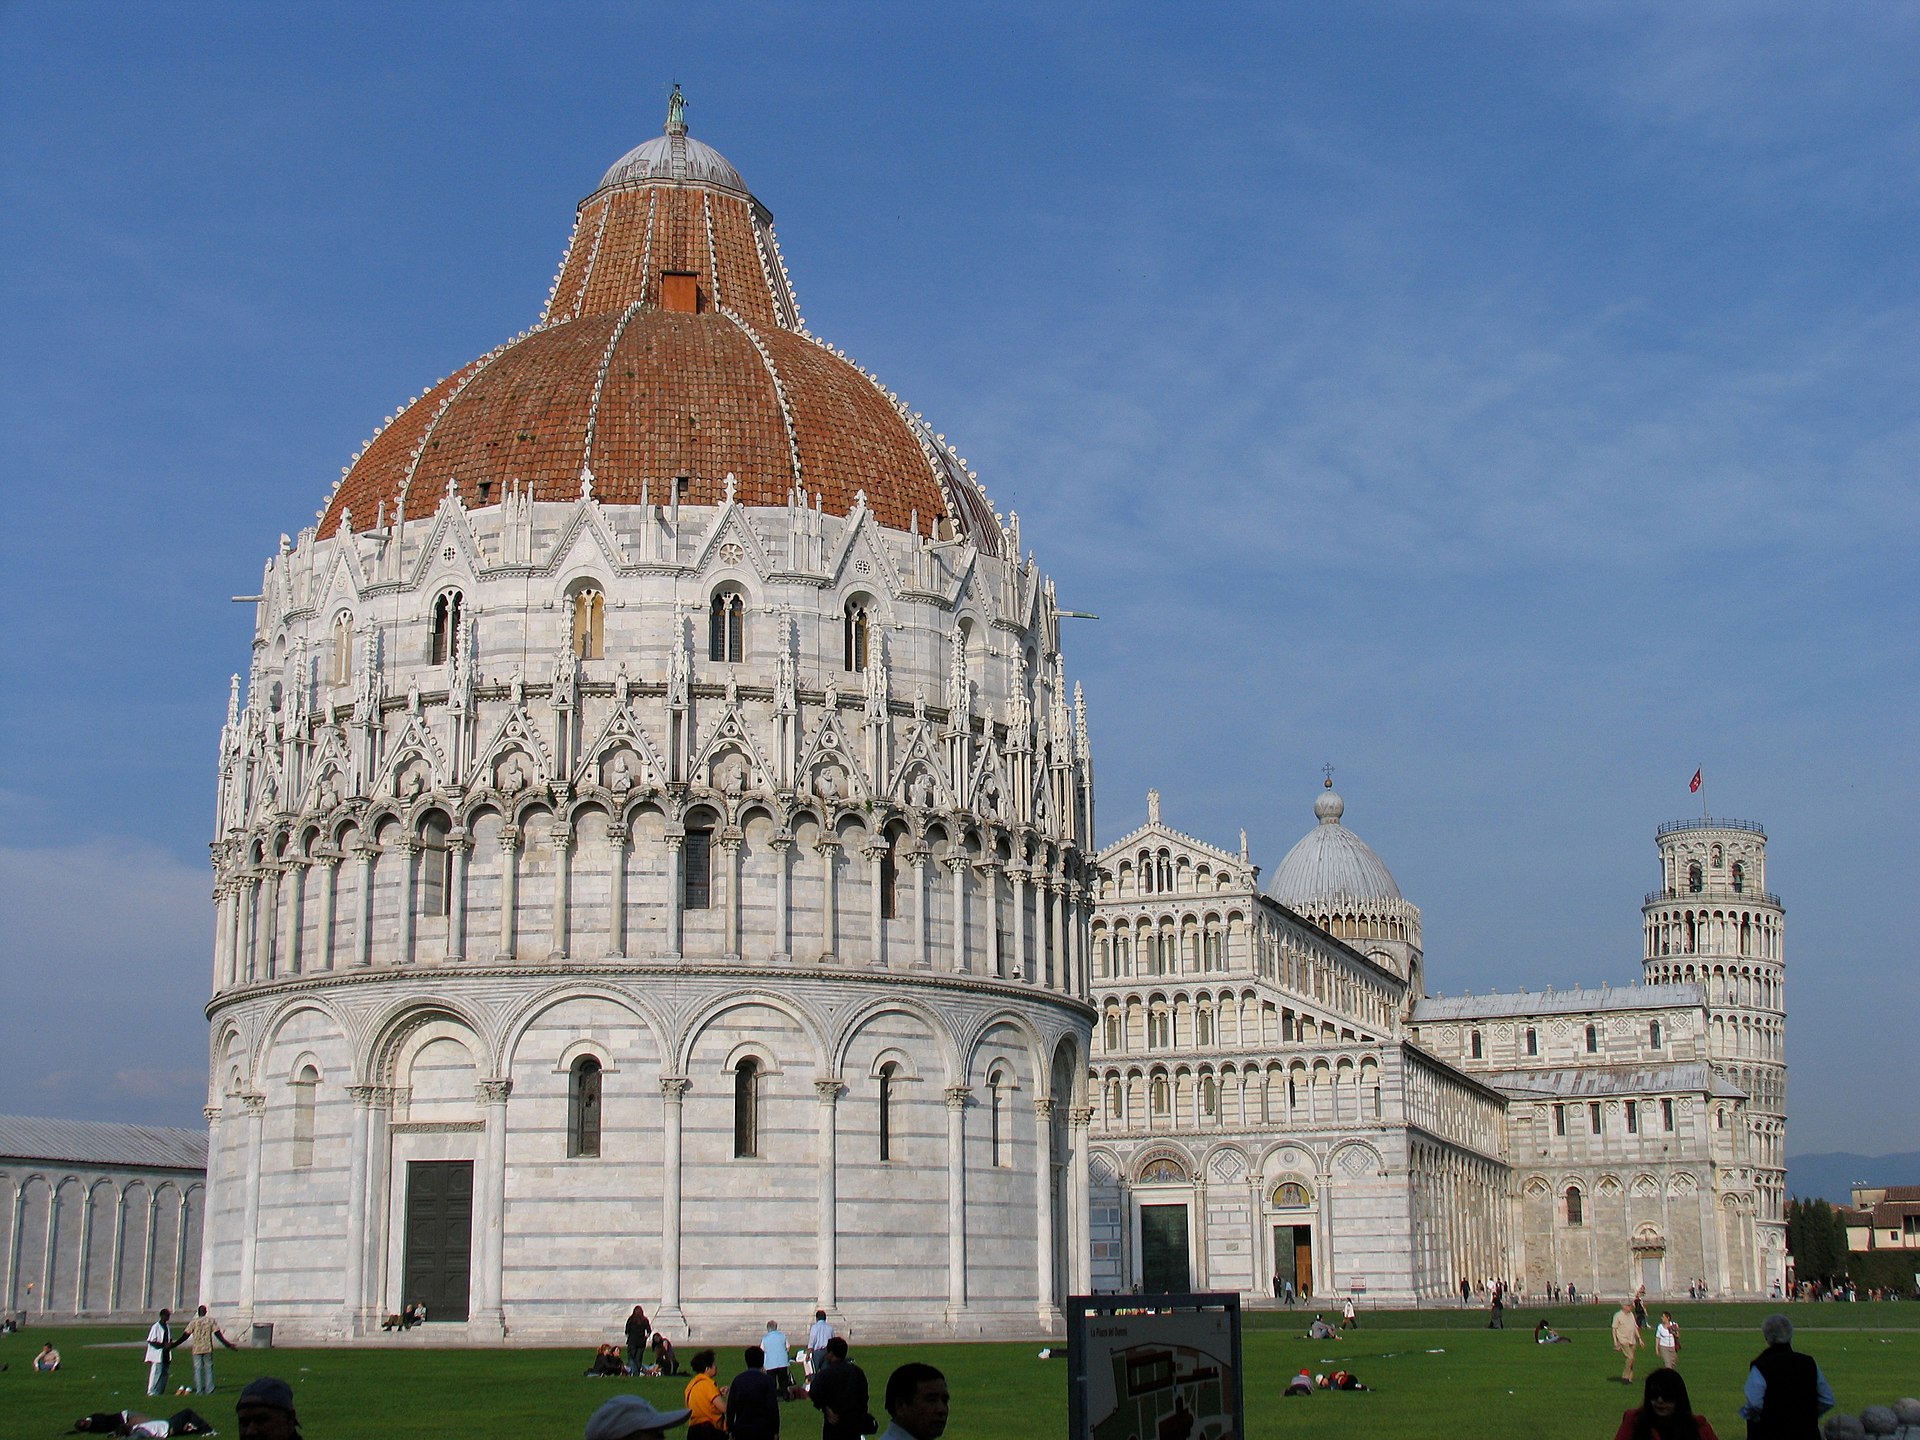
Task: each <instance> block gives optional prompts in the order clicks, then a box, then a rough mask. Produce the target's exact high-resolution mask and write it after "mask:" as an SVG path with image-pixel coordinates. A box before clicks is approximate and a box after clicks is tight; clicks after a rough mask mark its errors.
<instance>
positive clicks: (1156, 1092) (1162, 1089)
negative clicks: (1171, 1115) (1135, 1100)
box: [1152, 1075, 1172, 1115]
mask: <svg viewBox="0 0 1920 1440" xmlns="http://www.w3.org/2000/svg"><path fill="white" fill-rule="evenodd" d="M1152 1088H1153V1113H1154V1114H1156V1115H1165V1114H1166V1113H1167V1112H1168V1111H1169V1110H1170V1109H1171V1108H1172V1106H1171V1104H1170V1103H1169V1100H1168V1090H1167V1077H1166V1076H1164V1075H1156V1076H1154V1077H1153V1087H1152Z"/></svg>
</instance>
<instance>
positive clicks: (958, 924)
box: [946, 854, 973, 974]
mask: <svg viewBox="0 0 1920 1440" xmlns="http://www.w3.org/2000/svg"><path fill="white" fill-rule="evenodd" d="M946 864H947V871H948V873H949V874H951V875H952V876H953V968H954V969H955V970H956V971H959V972H960V973H962V974H965V973H966V972H967V971H969V970H971V969H973V965H972V963H971V959H970V957H969V956H968V954H967V872H968V871H969V870H971V869H972V868H973V866H972V862H971V861H969V860H968V859H967V857H966V856H965V855H964V854H962V855H952V856H949V857H948V858H947V862H946Z"/></svg>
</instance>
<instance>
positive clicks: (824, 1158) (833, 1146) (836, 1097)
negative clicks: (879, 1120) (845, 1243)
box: [813, 1079, 846, 1310]
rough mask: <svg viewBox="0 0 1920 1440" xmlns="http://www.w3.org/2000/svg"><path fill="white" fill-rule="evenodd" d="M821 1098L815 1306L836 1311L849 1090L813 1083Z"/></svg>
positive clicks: (825, 1082) (834, 1082) (827, 1081)
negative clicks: (843, 1114) (844, 1103)
mask: <svg viewBox="0 0 1920 1440" xmlns="http://www.w3.org/2000/svg"><path fill="white" fill-rule="evenodd" d="M813 1090H814V1094H815V1095H817V1096H819V1098H820V1201H819V1209H818V1213H817V1214H816V1215H815V1217H814V1245H815V1250H814V1290H815V1292H816V1294H815V1297H814V1304H815V1305H816V1306H817V1307H818V1308H820V1309H822V1310H832V1309H834V1308H835V1307H836V1306H837V1305H838V1304H839V1301H840V1280H839V1268H840V1256H839V1243H840V1214H839V1198H838V1189H837V1186H838V1177H839V1173H840V1127H839V1119H840V1097H841V1095H842V1094H844V1093H845V1092H846V1087H845V1086H844V1085H842V1084H841V1083H840V1082H839V1081H838V1080H833V1079H825V1080H815V1081H814V1082H813Z"/></svg>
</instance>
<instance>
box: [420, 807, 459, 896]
mask: <svg viewBox="0 0 1920 1440" xmlns="http://www.w3.org/2000/svg"><path fill="white" fill-rule="evenodd" d="M447 833H448V831H447V817H446V816H445V815H444V814H442V813H441V812H440V811H438V810H435V811H432V812H431V813H429V814H428V815H427V816H426V818H425V819H423V820H422V821H421V822H420V858H419V861H418V864H419V867H420V868H419V884H420V890H419V895H420V899H419V907H420V914H422V915H435V916H438V915H445V914H447V913H448V912H449V911H450V909H451V908H452V900H453V886H452V885H451V884H449V883H448V881H449V867H448V852H447Z"/></svg>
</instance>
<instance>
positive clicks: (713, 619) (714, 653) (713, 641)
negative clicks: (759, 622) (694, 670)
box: [707, 590, 747, 665]
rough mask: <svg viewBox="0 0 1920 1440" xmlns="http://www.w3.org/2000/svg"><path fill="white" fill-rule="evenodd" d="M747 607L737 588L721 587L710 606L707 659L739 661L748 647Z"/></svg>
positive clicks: (708, 609)
mask: <svg viewBox="0 0 1920 1440" xmlns="http://www.w3.org/2000/svg"><path fill="white" fill-rule="evenodd" d="M746 634H747V606H746V601H745V600H743V599H742V598H741V597H740V593H739V592H738V591H736V590H717V591H715V592H714V596H713V603H712V604H711V605H710V606H708V607H707V658H708V659H709V660H718V661H721V662H723V663H727V664H736V665H737V664H738V663H739V662H740V659H741V657H742V655H743V654H744V653H745V650H746V643H747V642H746Z"/></svg>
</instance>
